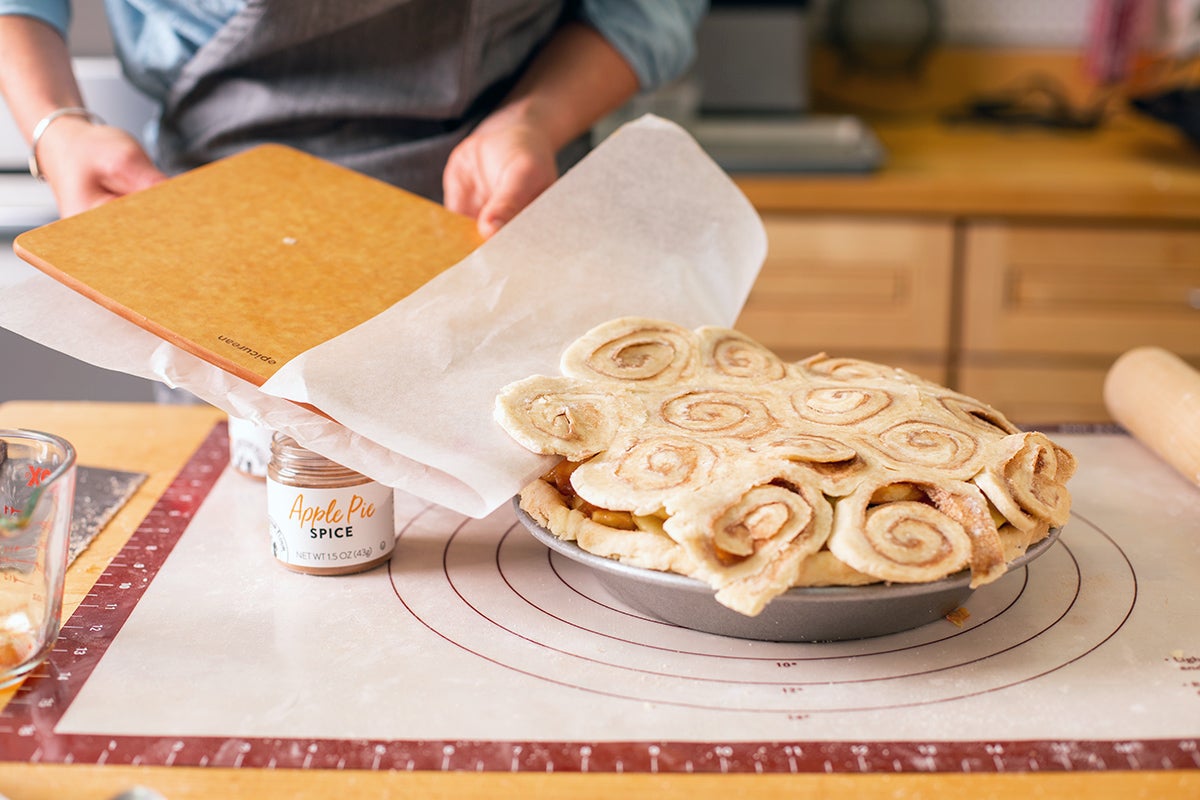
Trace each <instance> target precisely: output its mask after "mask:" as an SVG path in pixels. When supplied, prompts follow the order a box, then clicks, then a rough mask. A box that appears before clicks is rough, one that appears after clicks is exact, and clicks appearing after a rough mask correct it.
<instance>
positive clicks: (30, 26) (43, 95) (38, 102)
mask: <svg viewBox="0 0 1200 800" xmlns="http://www.w3.org/2000/svg"><path fill="white" fill-rule="evenodd" d="M0 53H3V54H4V57H3V58H0V94H3V95H4V99H5V101H6V102H7V103H8V108H9V111H10V112H11V113H12V115H13V119H14V120H15V121H16V123H17V128H18V129H19V130H20V131H21V133H22V134H23V135H24V136H25V138H26V140H27V141H28V140H29V138H30V137H31V136H32V135H33V129H34V126H36V125H37V123H38V120H40V119H42V118H43V117H45V116H46V115H47V114H49V113H50V112H51V111H53V110H55V109H56V108H65V107H68V106H82V105H83V98H82V96H81V95H80V92H79V85H78V83H76V81H75V75H74V73H73V71H72V68H71V57H70V53H69V51H68V50H67V44H66V42H64V41H63V38H62V36H60V35H59V33H58V31H56V30H55V29H54V28H52V27H51V26H49V25H47V24H46V23H44V22H42V21H40V20H36V19H33V18H31V17H25V16H19V15H11V16H0Z"/></svg>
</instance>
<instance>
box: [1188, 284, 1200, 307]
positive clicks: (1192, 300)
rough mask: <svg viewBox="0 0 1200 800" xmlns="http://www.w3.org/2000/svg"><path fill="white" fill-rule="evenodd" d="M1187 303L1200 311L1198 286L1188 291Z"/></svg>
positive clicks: (1199, 289)
mask: <svg viewBox="0 0 1200 800" xmlns="http://www.w3.org/2000/svg"><path fill="white" fill-rule="evenodd" d="M1188 305H1189V306H1191V307H1192V308H1194V309H1196V310H1197V311H1200V287H1196V288H1193V289H1191V290H1189V291H1188Z"/></svg>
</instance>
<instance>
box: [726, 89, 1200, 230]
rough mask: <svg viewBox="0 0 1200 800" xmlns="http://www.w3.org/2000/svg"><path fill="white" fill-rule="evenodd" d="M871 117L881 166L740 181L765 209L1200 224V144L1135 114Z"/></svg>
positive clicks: (738, 180)
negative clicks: (883, 156)
mask: <svg viewBox="0 0 1200 800" xmlns="http://www.w3.org/2000/svg"><path fill="white" fill-rule="evenodd" d="M868 121H869V123H870V126H871V128H872V129H873V130H874V131H875V134H876V135H877V136H878V137H879V139H880V141H881V142H882V143H883V145H884V148H885V149H886V150H887V154H888V158H887V163H886V165H885V166H884V167H883V169H882V170H880V171H879V172H878V173H875V174H871V175H862V176H858V175H847V176H836V177H828V176H808V175H772V176H765V175H753V176H752V175H740V176H736V179H737V183H738V185H739V186H740V187H741V188H742V190H743V191H744V192H745V193H746V195H747V197H749V198H750V201H751V202H752V203H754V205H755V207H756V208H757V209H758V210H759V212H760V213H772V212H807V213H820V214H839V213H852V214H905V215H922V216H924V215H936V216H948V217H955V218H966V217H986V216H998V217H1008V218H1029V217H1037V218H1049V219H1056V220H1070V219H1095V218H1097V217H1104V218H1110V219H1118V220H1127V221H1135V220H1156V221H1170V222H1181V223H1194V222H1200V147H1197V146H1194V145H1191V144H1189V143H1188V142H1187V141H1186V140H1185V139H1184V138H1183V136H1182V134H1180V133H1178V132H1177V131H1175V130H1172V129H1171V128H1169V127H1167V126H1165V125H1162V124H1159V123H1156V122H1154V121H1151V120H1144V119H1141V118H1138V117H1136V116H1134V115H1133V114H1131V113H1127V112H1126V113H1121V114H1118V115H1116V116H1115V117H1114V118H1113V119H1112V120H1111V121H1110V122H1109V123H1108V124H1106V125H1105V126H1104V127H1102V128H1100V129H1099V130H1096V131H1092V132H1078V133H1057V132H1048V131H1045V130H1036V129H1022V128H1013V129H1005V128H1000V127H996V126H984V125H978V124H966V123H959V124H951V123H946V122H942V121H939V120H937V119H932V118H928V117H914V118H911V119H906V120H903V121H895V120H893V121H886V120H884V121H870V120H868Z"/></svg>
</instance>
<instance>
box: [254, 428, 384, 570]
mask: <svg viewBox="0 0 1200 800" xmlns="http://www.w3.org/2000/svg"><path fill="white" fill-rule="evenodd" d="M267 521H268V524H269V525H270V529H271V549H272V551H273V552H274V554H275V559H276V560H277V561H279V563H281V564H282V565H283V566H285V567H287V568H288V569H290V570H293V571H295V572H304V573H307V574H309V575H348V574H350V573H352V572H362V571H363V570H368V569H371V568H372V567H374V566H376V565H378V564H382V563H383V562H384V561H387V559H388V558H389V557H391V555H392V550H393V549H394V548H395V546H396V529H395V523H394V520H393V513H392V489H391V487H389V486H384V485H383V484H380V483H377V482H375V481H373V480H371V479H370V478H368V477H366V476H365V475H362V474H360V473H358V472H355V471H354V470H352V469H349V468H348V467H343V466H342V465H341V464H338V463H336V462H333V461H330V460H329V459H328V458H325V457H324V456H322V455H320V454H318V453H314V452H313V451H311V450H308V449H307V448H304V447H301V446H300V445H299V444H297V443H296V440H295V439H293V438H292V437H290V436H287V435H286V434H282V433H276V434H275V435H274V437H273V438H272V440H271V461H270V463H269V464H268V465H267Z"/></svg>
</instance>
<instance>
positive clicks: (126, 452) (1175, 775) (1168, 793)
mask: <svg viewBox="0 0 1200 800" xmlns="http://www.w3.org/2000/svg"><path fill="white" fill-rule="evenodd" d="M223 420H224V417H223V415H221V414H220V413H219V412H217V411H215V410H213V409H210V408H207V407H199V406H191V407H188V406H154V405H138V404H128V405H127V404H95V403H37V402H10V403H6V404H3V405H0V426H2V427H24V428H33V429H41V430H46V431H53V432H55V433H58V434H61V435H63V436H65V437H66V438H67V439H69V440H70V441H72V442H73V443H74V444H75V446H76V448H77V450H78V453H79V463H80V464H83V465H90V466H101V467H108V468H113V469H121V470H130V471H139V472H145V473H147V474H148V478H147V480H146V481H145V482H144V484H143V485H142V486H141V487H140V489H139V490H138V492H137V493H136V494H135V495H134V496H133V498H132V499H131V500H130V501H129V502H128V503H127V504H126V505H125V506H124V508H123V509H122V510H121V511H120V512H119V513H118V514H117V516H116V517H115V518H114V519H113V520H112V522H111V523H110V524H109V525H108V526H107V528H106V529H105V530H104V531H103V532H102V533H101V534H100V536H99V537H98V538H97V539H96V540H95V541H94V542H93V543H92V545H91V546H90V547H89V548H88V549H87V550H86V551H85V552H84V553H83V554H82V555H81V557H80V558H79V559H78V560H77V561H76V562H75V563H74V564H73V566H72V567H71V569H70V571H69V574H68V577H67V598H66V599H67V602H66V606H67V608H66V612H67V614H70V613H71V612H73V611H75V609H76V608H77V607H79V605H80V603H81V602H83V601H84V598H85V596H87V595H88V594H89V591H90V590H92V589H93V584H95V583H96V582H97V579H98V578H99V576H100V575H101V573H102V572H104V571H105V569H106V568H107V567H108V565H109V563H110V561H112V560H113V559H114V557H115V556H117V554H118V553H119V552H120V551H121V550H122V547H123V546H125V543H126V541H127V540H129V539H130V537H131V535H135V532H136V530H137V529H138V526H139V524H140V523H141V521H142V520H143V518H144V517H145V516H146V515H147V512H148V511H149V510H150V509H151V508H152V507H154V506H155V505H156V503H158V501H159V498H160V496H162V495H163V493H164V491H166V490H167V487H168V486H169V485H170V484H172V481H174V480H176V474H177V473H178V472H179V471H180V469H181V467H183V466H184V465H185V464H188V463H189V461H194V460H195V459H194V457H193V453H195V452H197V448H198V447H201V445H202V443H204V442H205V441H206V440H208V441H211V440H213V432H214V430H216V431H218V432H219V431H221V430H222V427H221V424H220V423H221V422H223ZM214 426H215V427H214ZM235 477H241V476H236V475H235ZM1181 491H1186V489H1183V490H1181ZM1187 502H1191V500H1187ZM322 580H323V579H322ZM322 585H329V584H322ZM939 624H940V623H939ZM71 636H72V633H71V632H68V633H67V634H65V635H64V637H63V639H64V640H67V641H69V640H70V638H71ZM72 646H74V645H72ZM202 656H203V654H199V655H198V657H202ZM229 680H230V681H231V682H236V681H237V680H238V676H237V674H236V673H235V672H231V673H230V675H229ZM181 694H182V696H180V697H179V702H180V703H183V704H186V703H187V702H188V696H187V695H188V693H187V692H182V693H181ZM12 699H13V692H12V691H9V692H6V693H4V694H0V705H3V704H5V703H8V702H9V701H10V700H12ZM1013 712H1014V713H1017V714H1020V713H1023V712H1022V711H1021V710H1020V709H1013ZM460 744H461V743H460ZM1193 744H1194V743H1193ZM115 746H116V743H115V741H114V742H113V744H112V745H110V749H111V748H112V747H115ZM181 746H182V743H181ZM101 749H102V750H103V747H101ZM452 749H453V748H452V747H450V749H449V750H447V753H449V752H450V750H452ZM40 752H41V751H39V754H40ZM1118 752H1119V751H1118ZM447 757H449V756H447ZM45 760H46V761H47V762H50V761H53V763H36V764H34V763H15V762H13V761H11V760H3V761H0V794H2V795H3V796H5V797H7V798H11V800H50V799H51V798H55V800H59V799H61V798H72V800H108V798H111V797H113V796H114V795H116V794H117V793H118V792H121V791H124V790H127V789H129V788H131V787H132V786H135V785H141V786H146V787H151V788H153V789H154V790H156V791H158V792H160V793H161V794H163V795H164V796H165V797H166V798H169V800H185V799H187V798H195V799H196V800H200V798H204V799H205V800H207V799H208V798H213V797H226V798H234V797H246V798H281V799H282V798H289V799H292V800H294V799H297V798H326V797H331V796H341V797H347V798H351V797H353V798H359V797H392V796H395V797H423V798H438V797H478V798H495V797H502V796H547V797H557V798H576V797H578V798H583V797H625V798H630V799H631V800H635V799H638V798H645V799H646V800H651V798H654V799H656V800H657V799H660V798H672V797H689V798H694V799H695V800H699V798H722V800H724V799H725V798H730V797H742V796H753V797H776V796H778V797H784V796H787V797H797V796H800V797H859V798H882V797H897V796H903V797H908V798H935V797H977V798H1013V799H1014V800H1016V799H1017V798H1027V797H1034V796H1039V797H1041V796H1045V797H1066V796H1087V797H1094V798H1102V797H1103V798H1110V797H1111V798H1140V797H1144V798H1152V797H1153V798H1159V797H1193V796H1198V795H1200V770H1196V769H1192V768H1189V767H1187V766H1186V765H1184V768H1182V769H1178V768H1176V769H1155V768H1150V769H1144V770H1128V769H1118V770H1113V771H1094V770H1081V771H1076V772H1070V771H1061V770H1049V771H1046V772H1031V771H1027V770H1022V771H1020V772H1015V773H1002V772H998V771H995V770H990V771H980V772H974V773H969V774H964V773H960V772H956V771H940V772H936V773H932V774H919V773H915V772H913V771H906V772H905V773H904V774H894V775H889V774H865V775H864V774H832V775H827V774H820V773H819V772H818V771H813V770H809V771H803V770H802V771H801V772H800V774H790V775H789V774H773V775H756V774H753V772H747V771H742V772H741V773H740V774H736V775H734V774H730V775H721V774H713V773H712V772H709V773H706V774H696V775H685V774H680V773H679V772H674V773H672V774H652V773H650V772H647V771H638V772H627V773H625V774H621V773H619V772H617V771H615V770H607V771H605V772H603V773H602V772H595V773H590V772H589V773H584V772H582V771H579V770H563V771H561V772H557V773H554V774H547V773H546V772H542V773H540V774H531V773H529V772H525V771H521V772H520V773H519V774H518V773H517V772H509V771H504V770H494V769H493V770H483V771H479V772H475V771H472V770H469V769H460V770H455V771H449V772H444V771H441V770H435V769H427V770H424V771H422V770H420V769H418V770H415V771H411V772H409V771H406V770H403V769H400V770H392V771H374V770H369V769H345V770H342V769H312V770H301V769H245V768H242V769H233V768H226V767H218V766H194V765H189V766H134V765H132V764H127V763H108V764H103V765H96V763H95V761H96V760H97V759H90V760H89V761H88V763H87V764H83V763H71V762H72V761H73V760H75V759H73V758H72V757H71V756H70V754H64V753H62V752H58V753H56V754H55V756H54V757H53V758H47V759H45ZM98 760H100V761H103V760H104V759H103V758H101V759H98ZM115 760H116V759H115V757H114V761H115ZM170 761H171V759H170V758H168V759H167V763H170Z"/></svg>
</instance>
